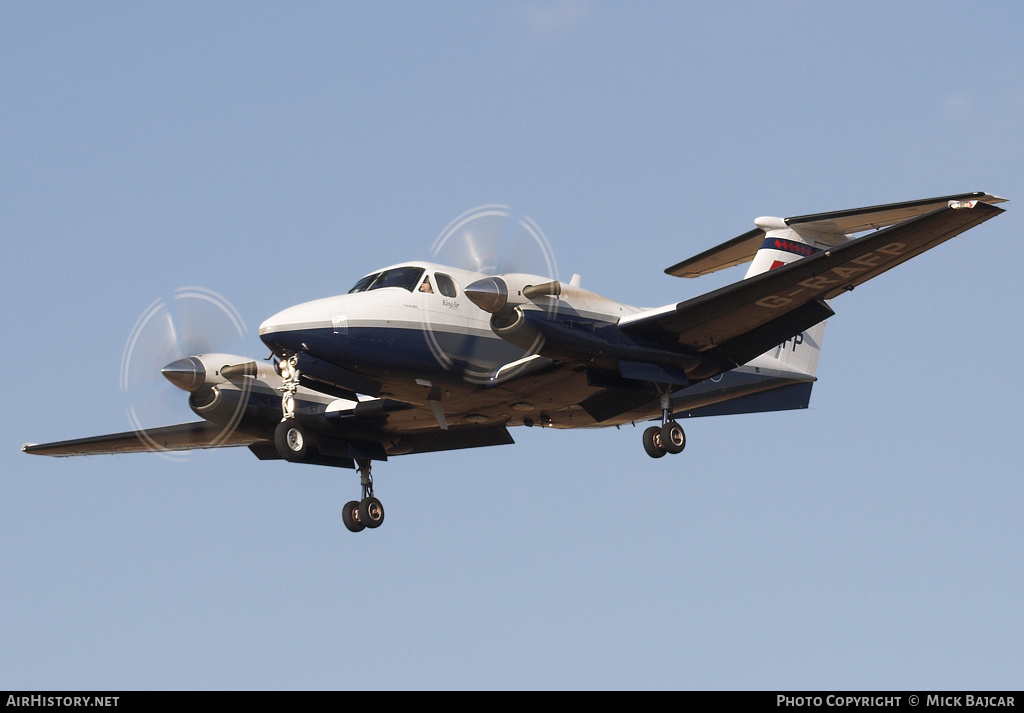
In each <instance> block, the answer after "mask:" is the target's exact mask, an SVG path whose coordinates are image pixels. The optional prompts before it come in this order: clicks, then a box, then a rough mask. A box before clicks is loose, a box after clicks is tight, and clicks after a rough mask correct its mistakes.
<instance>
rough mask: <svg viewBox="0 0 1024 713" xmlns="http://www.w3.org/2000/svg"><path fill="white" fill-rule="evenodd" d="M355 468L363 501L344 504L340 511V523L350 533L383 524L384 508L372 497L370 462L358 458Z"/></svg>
mask: <svg viewBox="0 0 1024 713" xmlns="http://www.w3.org/2000/svg"><path fill="white" fill-rule="evenodd" d="M356 468H357V470H358V471H359V482H360V484H361V485H362V486H363V499H362V500H360V501H358V502H357V501H355V500H351V501H349V502H347V503H345V507H344V509H343V510H342V511H341V519H342V522H344V523H345V527H347V528H348V529H349V530H350V531H352V532H360V531H361V530H362V529H363V528H364V527H369V528H370V529H373V528H376V527H380V526H381V523H383V522H384V506H383V505H381V504H380V500H378V499H377V498H375V497H373V477H372V476H371V475H370V461H369V460H364V459H362V458H360V459H359V460H357V461H356Z"/></svg>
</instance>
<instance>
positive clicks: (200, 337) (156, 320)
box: [119, 287, 247, 460]
mask: <svg viewBox="0 0 1024 713" xmlns="http://www.w3.org/2000/svg"><path fill="white" fill-rule="evenodd" d="M246 335H247V330H246V328H245V323H244V322H243V320H242V317H241V315H240V314H239V312H238V310H237V309H235V307H234V306H233V305H232V304H231V303H230V302H228V301H227V300H226V299H225V298H224V297H222V296H221V295H219V294H217V293H216V292H213V291H212V290H208V289H205V288H202V287H180V288H178V289H176V290H174V292H173V293H172V295H171V296H170V297H169V298H163V297H161V298H158V299H156V300H154V301H153V303H152V304H150V305H149V307H147V308H146V310H145V311H143V313H142V314H141V315H140V316H139V319H138V321H136V323H135V326H134V327H133V328H132V331H131V334H129V336H128V339H127V341H126V342H125V347H124V352H123V354H122V357H121V374H120V379H119V387H120V391H121V393H122V395H123V397H124V400H125V410H126V413H127V415H128V420H129V422H130V423H131V427H132V429H133V430H134V431H135V432H136V434H138V436H139V438H140V439H142V440H143V441H144V442H145V443H146V444H147V445H148V446H149V447H150V449H151V450H153V451H156V452H159V453H161V454H162V455H165V456H168V457H172V458H173V459H174V460H183V459H184V458H185V457H186V456H187V453H186V452H182V451H174V452H171V451H169V450H168V449H167V448H165V447H163V446H161V445H160V443H159V442H158V441H157V440H156V439H155V438H154V437H153V436H152V435H151V431H152V429H154V428H157V427H160V426H168V425H172V424H177V423H186V422H190V421H197V420H199V417H198V416H196V414H195V413H193V412H192V410H191V409H190V408H189V394H188V393H187V392H186V391H183V390H182V389H180V388H178V387H176V386H174V385H173V384H172V383H171V382H170V381H168V379H167V378H165V375H164V374H162V373H161V370H162V369H163V368H164V367H165V366H167V365H169V364H172V363H173V362H176V361H178V360H182V359H187V358H188V357H193V356H195V355H199V354H207V353H211V352H231V353H239V352H241V351H242V350H244V348H245V338H246ZM243 353H244V352H243ZM199 395H200V396H201V395H202V394H199ZM244 407H245V399H242V400H240V401H239V405H238V408H237V409H236V411H237V413H236V417H235V418H231V419H230V421H229V422H228V423H227V424H226V425H225V426H223V427H222V428H221V430H220V432H218V433H216V434H215V435H214V437H213V438H211V439H210V441H209V443H208V444H206V445H216V444H217V443H219V442H222V441H224V440H225V439H226V438H228V437H229V436H230V435H231V433H232V432H233V431H234V429H235V427H237V424H238V421H239V420H240V416H241V413H242V411H244Z"/></svg>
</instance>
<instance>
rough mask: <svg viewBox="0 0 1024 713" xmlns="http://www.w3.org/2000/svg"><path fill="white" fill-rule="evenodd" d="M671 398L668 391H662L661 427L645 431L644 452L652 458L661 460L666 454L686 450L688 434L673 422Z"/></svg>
mask: <svg viewBox="0 0 1024 713" xmlns="http://www.w3.org/2000/svg"><path fill="white" fill-rule="evenodd" d="M671 396H672V395H671V393H670V392H669V391H668V390H665V391H662V393H661V425H660V426H651V427H650V428H648V429H646V430H645V431H644V450H645V451H647V455H649V456H650V457H651V458H661V457H662V456H663V455H665V454H666V453H682V451H683V449H684V448H686V433H685V431H683V427H682V426H680V425H679V424H678V423H676V422H675V421H673V420H672V400H671Z"/></svg>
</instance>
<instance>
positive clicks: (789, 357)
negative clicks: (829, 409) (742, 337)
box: [744, 217, 849, 376]
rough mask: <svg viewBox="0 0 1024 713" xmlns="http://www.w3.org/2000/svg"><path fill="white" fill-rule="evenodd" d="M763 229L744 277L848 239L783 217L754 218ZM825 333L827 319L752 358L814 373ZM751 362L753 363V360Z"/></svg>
mask: <svg viewBox="0 0 1024 713" xmlns="http://www.w3.org/2000/svg"><path fill="white" fill-rule="evenodd" d="M754 224H755V225H757V227H759V228H760V229H761V230H763V231H764V233H765V236H764V240H763V241H762V242H761V247H760V248H759V249H758V251H757V253H755V254H754V259H753V260H752V261H751V263H750V267H749V268H748V269H747V274H746V276H745V277H744V279H746V278H748V277H753V276H754V275H759V274H761V273H762V272H768V271H769V270H774V269H776V268H779V267H782V266H783V265H788V264H789V263H791V262H795V261H796V260H800V259H802V258H805V257H809V256H811V255H814V254H816V253H819V252H821V251H823V250H827V249H829V248H830V247H834V246H836V245H839V244H841V243H844V242H846V241H847V240H848V239H849V237H848V236H847V235H844V234H842V233H838V234H836V233H825V232H818V231H815V232H814V233H811V232H810V231H804V230H796V229H794V228H792V227H790V226H789V225H787V223H786V221H785V220H783V219H782V218H767V217H766V218H758V219H757V220H755V221H754ZM824 336H825V322H819V323H818V324H816V325H814V326H813V327H811V328H810V329H808V330H806V331H804V332H801V333H800V334H797V335H796V336H794V337H792V338H790V339H787V340H786V341H785V342H783V343H782V344H780V345H778V346H777V347H774V348H772V349H769V350H768V351H767V352H765V353H764V354H762V355H761V356H759V357H757V358H756V359H754V360H753V362H756V363H757V365H758V366H763V367H767V368H771V369H777V370H779V371H784V372H796V373H799V374H805V375H808V376H814V375H815V373H816V372H817V370H818V356H819V355H820V354H821V342H822V339H823V338H824ZM753 362H751V363H753Z"/></svg>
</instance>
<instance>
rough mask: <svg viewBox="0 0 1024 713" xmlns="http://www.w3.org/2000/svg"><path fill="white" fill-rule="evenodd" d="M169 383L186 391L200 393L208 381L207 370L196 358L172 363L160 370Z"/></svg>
mask: <svg viewBox="0 0 1024 713" xmlns="http://www.w3.org/2000/svg"><path fill="white" fill-rule="evenodd" d="M160 373H161V374H163V375H164V378H166V379H167V380H168V381H169V382H171V383H172V384H174V385H175V386H177V387H178V388H179V389H182V390H184V391H198V390H199V388H200V387H201V386H202V385H203V382H204V381H206V368H205V367H204V366H203V362H201V361H199V360H198V359H196V358H195V357H187V358H185V359H178V360H177V361H172V362H171V363H170V364H168V365H167V366H165V367H164V368H163V369H161V370H160Z"/></svg>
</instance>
